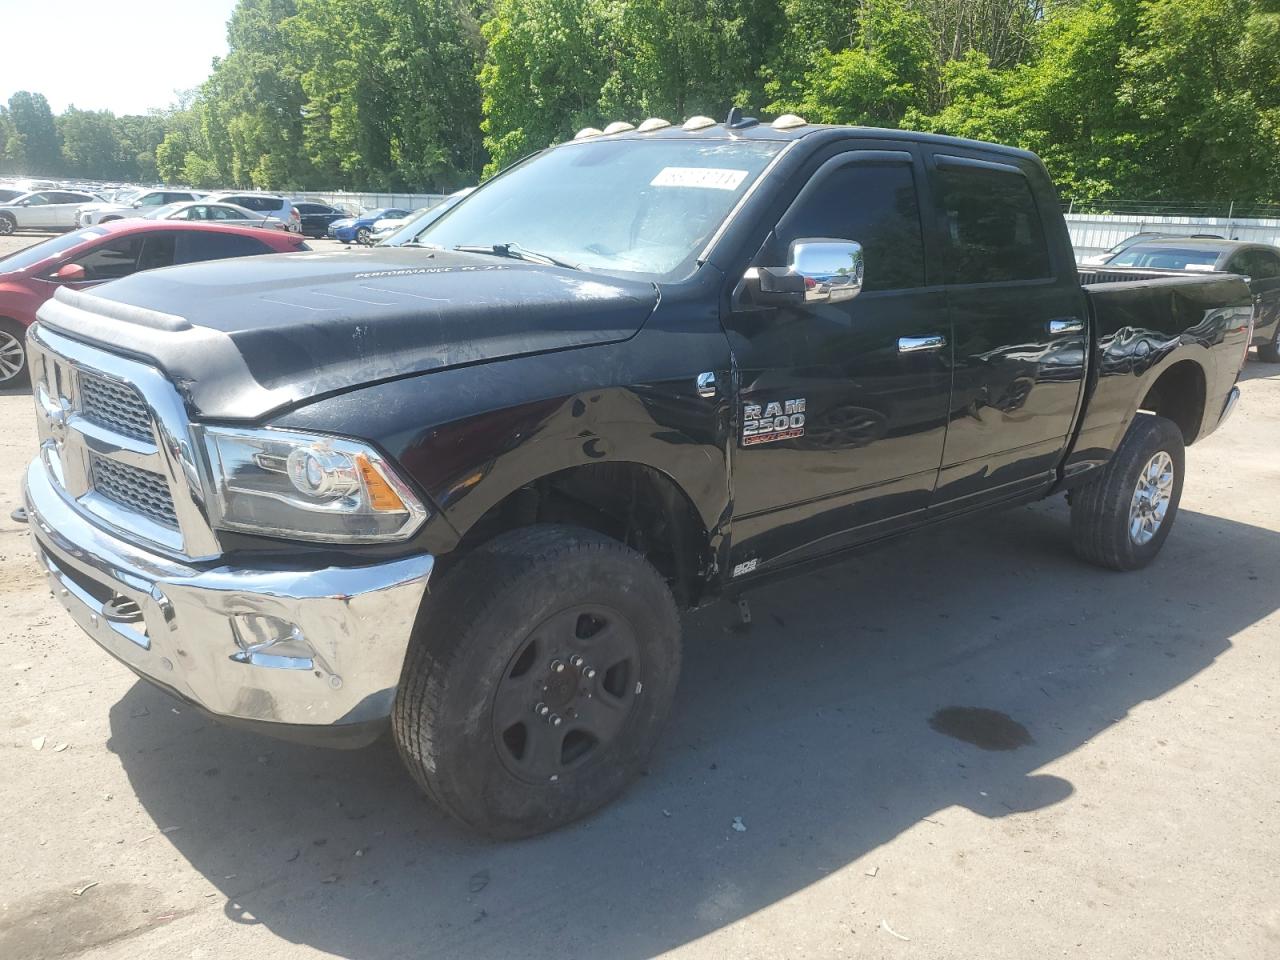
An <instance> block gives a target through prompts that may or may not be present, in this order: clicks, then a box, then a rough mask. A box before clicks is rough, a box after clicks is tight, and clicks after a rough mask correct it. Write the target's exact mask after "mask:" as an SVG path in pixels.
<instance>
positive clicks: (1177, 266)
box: [1109, 244, 1218, 272]
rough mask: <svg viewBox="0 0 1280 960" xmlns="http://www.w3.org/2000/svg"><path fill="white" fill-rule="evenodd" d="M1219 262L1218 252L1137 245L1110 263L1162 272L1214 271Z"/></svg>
mask: <svg viewBox="0 0 1280 960" xmlns="http://www.w3.org/2000/svg"><path fill="white" fill-rule="evenodd" d="M1217 262H1218V251H1217V250H1205V249H1203V248H1201V249H1197V248H1195V247H1170V246H1159V247H1157V246H1143V245H1142V244H1135V245H1133V246H1132V247H1130V248H1129V249H1128V250H1125V251H1124V252H1123V253H1119V254H1116V256H1114V257H1112V258H1111V260H1110V261H1109V263H1111V264H1113V265H1114V266H1117V267H1153V268H1157V269H1162V270H1199V271H1201V272H1204V271H1209V270H1212V269H1213V265H1214V264H1215V263H1217Z"/></svg>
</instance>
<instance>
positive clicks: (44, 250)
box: [0, 227, 107, 273]
mask: <svg viewBox="0 0 1280 960" xmlns="http://www.w3.org/2000/svg"><path fill="white" fill-rule="evenodd" d="M106 234H107V231H105V230H103V229H101V228H98V227H91V228H90V229H88V230H77V231H76V232H75V233H64V234H63V235H62V236H60V237H53V238H52V239H49V240H46V241H44V243H37V244H36V245H35V246H32V247H27V248H26V249H25V250H19V251H18V252H17V253H15V254H13V255H12V256H9V257H5V258H4V259H3V260H0V272H4V273H9V272H11V271H14V270H25V269H26V268H27V267H30V266H32V265H33V264H37V263H40V262H41V261H42V260H48V259H49V258H50V257H56V256H57V255H58V254H60V253H62V252H63V251H65V250H70V249H71V248H72V247H75V246H79V245H80V244H82V243H84V242H85V241H86V240H92V239H93V238H94V237H104V236H106Z"/></svg>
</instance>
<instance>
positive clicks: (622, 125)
mask: <svg viewBox="0 0 1280 960" xmlns="http://www.w3.org/2000/svg"><path fill="white" fill-rule="evenodd" d="M635 128H636V125H635V124H634V123H627V121H625V120H615V121H613V123H611V124H609V125H608V126H607V127H605V128H604V135H605V136H606V137H607V136H609V134H611V133H622V132H623V131H625V130H634V129H635Z"/></svg>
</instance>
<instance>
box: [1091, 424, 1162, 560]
mask: <svg viewBox="0 0 1280 960" xmlns="http://www.w3.org/2000/svg"><path fill="white" fill-rule="evenodd" d="M1185 469H1186V454H1185V450H1184V447H1183V440H1182V432H1181V431H1180V430H1179V429H1178V428H1177V426H1176V425H1175V424H1174V423H1173V421H1171V420H1167V419H1165V418H1164V417H1157V416H1154V415H1152V414H1146V413H1139V414H1138V415H1137V416H1136V417H1135V418H1134V420H1133V423H1132V424H1131V425H1130V426H1129V432H1128V433H1126V434H1125V436H1124V440H1122V441H1121V443H1120V449H1118V450H1117V451H1116V452H1115V455H1114V456H1112V458H1111V460H1110V461H1109V462H1108V463H1107V465H1106V466H1105V467H1103V469H1102V472H1101V475H1100V476H1099V477H1097V479H1095V480H1092V481H1091V482H1089V483H1087V484H1085V485H1083V486H1081V487H1078V488H1077V489H1075V490H1074V491H1072V495H1071V541H1072V546H1073V547H1074V548H1075V552H1076V555H1077V556H1078V557H1080V559H1082V560H1087V561H1088V562H1089V563H1092V564H1096V565H1097V566H1100V567H1106V568H1108V569H1111V570H1137V569H1139V568H1141V567H1145V566H1146V565H1147V564H1148V563H1150V562H1151V561H1152V560H1154V559H1155V557H1156V554H1158V553H1159V552H1160V548H1161V547H1162V546H1164V541H1165V540H1166V539H1167V538H1168V536H1169V531H1170V529H1172V527H1173V522H1174V520H1175V519H1176V517H1177V514H1178V503H1179V501H1180V500H1181V499H1182V480H1183V475H1184V473H1185Z"/></svg>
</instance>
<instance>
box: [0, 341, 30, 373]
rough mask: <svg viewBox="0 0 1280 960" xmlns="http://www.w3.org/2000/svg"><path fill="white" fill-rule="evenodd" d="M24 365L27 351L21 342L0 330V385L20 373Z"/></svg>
mask: <svg viewBox="0 0 1280 960" xmlns="http://www.w3.org/2000/svg"><path fill="white" fill-rule="evenodd" d="M26 364H27V351H26V348H25V347H24V346H23V343H22V341H21V340H20V339H18V338H17V337H15V336H14V335H13V334H12V333H9V332H8V331H7V330H0V384H2V383H7V382H8V381H10V380H12V379H13V378H14V377H16V376H18V374H20V373H22V370H23V368H24V367H25V366H26Z"/></svg>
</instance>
